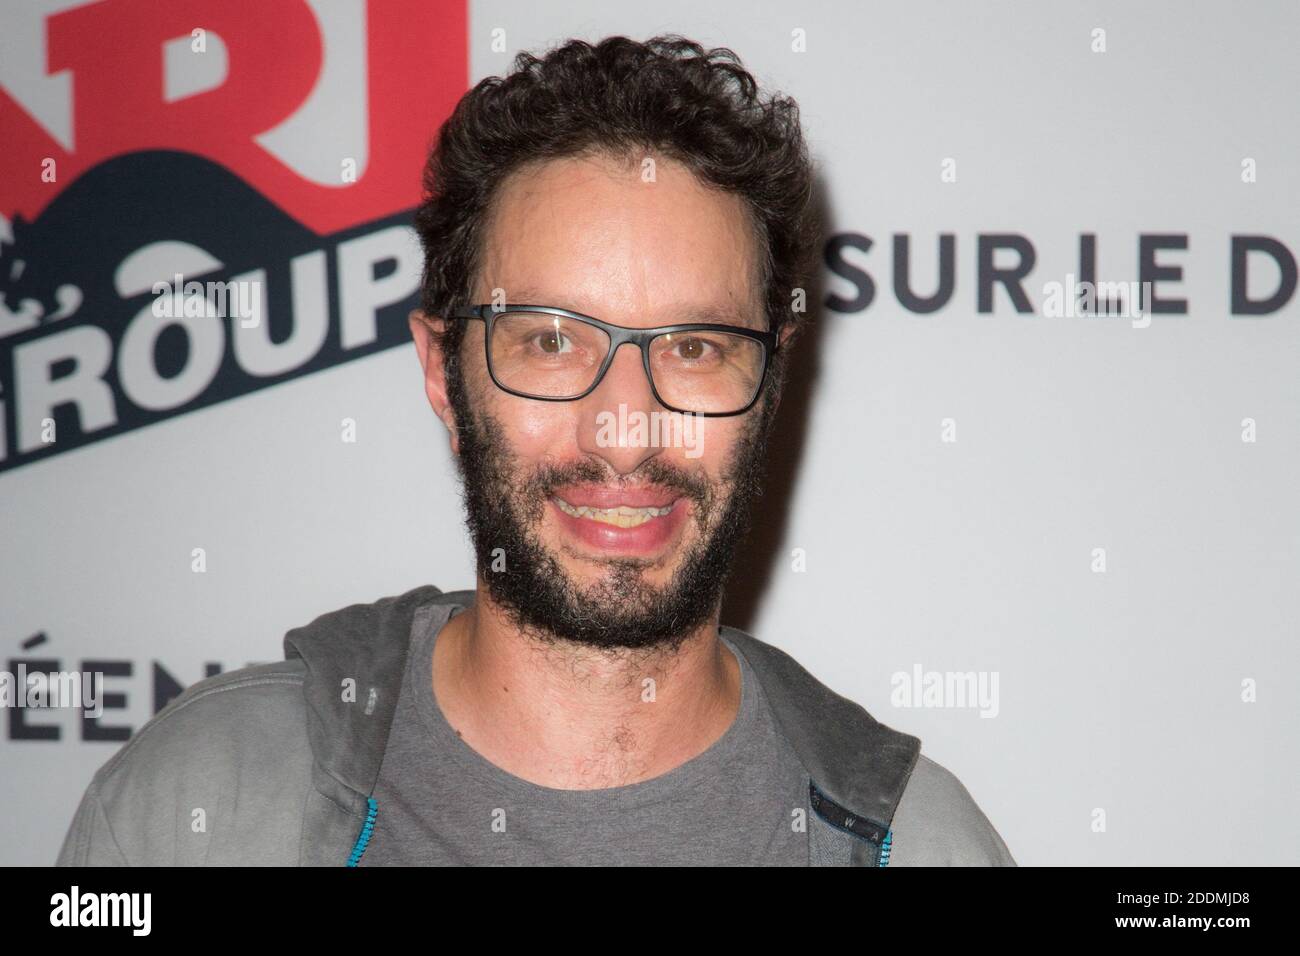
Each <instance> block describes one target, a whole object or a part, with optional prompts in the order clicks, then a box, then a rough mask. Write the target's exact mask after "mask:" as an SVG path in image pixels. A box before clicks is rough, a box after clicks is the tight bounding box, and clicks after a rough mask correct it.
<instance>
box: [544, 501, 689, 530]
mask: <svg viewBox="0 0 1300 956" xmlns="http://www.w3.org/2000/svg"><path fill="white" fill-rule="evenodd" d="M551 500H552V501H554V502H555V505H556V507H557V508H559V509H560V510H561V511H563V512H564V513H565V514H567V515H572V516H573V517H575V518H587V519H588V520H591V521H599V522H600V523H601V524H608V525H613V526H614V527H616V528H636V527H639V526H640V525H643V524H645V523H646V522H647V521H653V520H654V519H655V518H662V517H664V516H665V515H667V514H668V513H669V512H670V511H672V510H673V506H672V505H666V506H664V507H662V508H653V507H645V508H636V507H633V506H631V505H619V506H618V507H616V508H592V507H589V506H587V505H571V504H569V503H568V502H567V501H565V500H564V499H563V498H560V497H553V498H552V499H551Z"/></svg>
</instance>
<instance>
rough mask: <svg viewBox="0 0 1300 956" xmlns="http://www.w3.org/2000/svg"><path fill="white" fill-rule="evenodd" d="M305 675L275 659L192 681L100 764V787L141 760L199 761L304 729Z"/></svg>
mask: <svg viewBox="0 0 1300 956" xmlns="http://www.w3.org/2000/svg"><path fill="white" fill-rule="evenodd" d="M304 676H305V669H304V667H303V664H302V662H301V661H297V660H294V661H278V662H275V663H270V664H256V665H252V666H249V667H242V668H239V669H237V670H233V671H228V672H226V673H224V674H218V675H216V676H214V677H209V678H206V679H204V680H201V681H198V682H197V683H195V684H191V685H190V686H189V687H187V688H186V689H185V690H184V691H183V692H182V693H181V694H179V695H178V696H177V697H176V698H175V699H173V700H172V701H171V702H170V703H168V704H167V706H166V707H164V708H163V709H162V710H160V711H159V712H158V713H157V714H155V715H154V716H153V717H152V718H150V719H149V720H148V721H147V722H146V723H145V724H144V726H143V727H141V728H140V729H139V730H138V731H137V732H136V733H135V734H134V735H132V737H131V739H130V740H129V741H127V742H126V744H124V745H123V746H122V748H121V749H120V750H119V751H118V752H117V753H116V754H114V755H113V757H112V758H111V759H110V760H109V761H108V762H107V763H105V764H104V766H103V767H101V768H100V770H99V772H98V774H96V778H97V780H98V781H99V782H100V786H101V790H102V789H103V783H104V782H105V781H108V780H111V779H114V778H117V777H120V776H122V775H124V774H127V773H129V772H130V770H131V768H136V767H139V766H141V765H142V764H149V763H151V762H159V761H161V762H165V763H168V764H171V765H182V766H183V765H186V764H197V763H202V762H204V761H210V760H211V759H212V758H214V757H220V756H221V755H226V756H231V755H234V754H236V753H238V752H239V751H241V749H243V748H244V745H250V744H252V745H257V744H266V743H269V742H272V741H274V740H276V739H279V738H282V737H284V736H286V735H290V736H291V735H292V734H293V733H294V731H295V730H301V729H302V724H303V712H304V701H303V695H302V685H303V679H304Z"/></svg>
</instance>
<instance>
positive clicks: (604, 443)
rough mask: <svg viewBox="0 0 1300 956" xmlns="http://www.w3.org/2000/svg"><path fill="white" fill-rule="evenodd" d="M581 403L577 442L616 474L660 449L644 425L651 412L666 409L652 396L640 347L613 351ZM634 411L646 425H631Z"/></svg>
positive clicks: (626, 471)
mask: <svg viewBox="0 0 1300 956" xmlns="http://www.w3.org/2000/svg"><path fill="white" fill-rule="evenodd" d="M582 405H583V408H582V416H581V421H580V425H579V428H580V433H579V435H578V445H579V447H580V448H581V449H582V450H583V451H584V452H586V453H587V454H590V455H593V456H596V457H599V458H603V459H605V461H606V462H608V463H609V466H610V467H611V468H613V469H614V470H615V471H616V472H618V473H619V474H620V475H625V474H631V473H632V472H634V471H636V469H637V468H639V467H640V466H641V464H642V463H643V462H645V461H647V460H649V459H650V458H653V457H654V456H655V455H657V454H659V452H660V450H661V449H660V448H659V447H657V446H654V445H650V444H649V442H650V441H651V440H652V436H653V432H654V429H651V428H649V427H648V426H649V422H651V421H652V419H651V418H650V415H651V413H653V412H656V411H658V412H665V411H666V409H665V408H664V407H663V406H662V405H660V404H659V402H658V401H656V400H655V397H654V390H653V389H652V388H651V387H650V379H649V378H648V377H647V376H646V370H645V366H644V365H643V364H642V360H641V350H640V349H638V348H637V347H636V346H635V345H633V344H632V343H630V342H626V343H624V344H623V345H622V346H621V347H620V348H619V349H618V351H617V352H615V354H614V358H613V359H612V360H611V362H610V365H609V368H608V369H607V370H606V371H605V377H604V378H603V379H601V381H600V384H599V385H597V386H596V388H595V389H594V390H593V391H592V393H591V394H590V395H588V396H587V397H586V398H584V399H583V400H582ZM620 406H622V407H620ZM637 413H642V414H644V416H645V418H644V419H641V420H642V421H644V422H645V423H646V427H644V428H640V429H637V428H636V427H635V423H636V421H637V420H638V419H640V415H638V414H637Z"/></svg>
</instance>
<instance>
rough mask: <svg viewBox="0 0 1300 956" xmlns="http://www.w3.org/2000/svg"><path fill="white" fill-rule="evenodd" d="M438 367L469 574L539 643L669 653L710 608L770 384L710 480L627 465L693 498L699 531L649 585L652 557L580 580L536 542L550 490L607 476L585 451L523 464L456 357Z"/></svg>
mask: <svg viewBox="0 0 1300 956" xmlns="http://www.w3.org/2000/svg"><path fill="white" fill-rule="evenodd" d="M453 356H454V353H453ZM447 366H448V367H447V370H446V371H447V387H448V399H449V401H450V403H451V406H452V410H453V411H454V413H455V416H456V425H457V433H458V436H459V444H460V453H459V455H457V456H455V457H456V467H457V470H458V471H459V473H460V477H461V481H462V497H463V501H464V506H465V512H466V523H467V525H468V528H469V531H470V535H471V537H472V539H473V542H474V551H475V556H476V564H477V568H478V574H479V577H480V579H481V580H483V581H485V582H486V584H487V589H488V593H489V594H490V595H491V597H492V600H493V601H494V602H495V603H496V604H497V605H498V606H499V607H500V608H501V609H502V610H503V611H504V612H505V614H506V615H507V617H508V619H509V620H510V621H511V623H512V624H513V625H514V626H515V627H516V628H518V629H519V630H520V632H521V633H524V634H526V635H529V636H530V637H532V638H534V639H536V640H539V641H541V642H543V643H547V644H553V643H555V642H557V641H568V642H572V643H575V644H579V645H583V646H586V647H589V648H596V649H601V650H614V649H637V650H644V649H655V650H662V651H669V652H671V651H673V650H675V649H677V648H678V647H679V646H680V644H681V643H682V641H684V640H685V639H686V638H687V637H688V636H690V635H691V634H692V633H693V632H694V631H695V630H697V629H698V628H699V627H700V626H701V625H703V624H705V623H706V622H707V621H708V620H709V619H710V617H712V616H713V615H714V614H715V613H716V612H717V610H718V609H719V607H720V606H721V600H722V592H723V588H724V586H725V585H726V580H727V577H728V575H729V573H730V571H731V564H732V561H733V559H734V557H735V553H736V548H737V546H738V545H739V544H740V542H741V541H742V540H743V539H744V537H745V535H746V534H747V533H748V531H749V526H750V520H751V518H752V514H753V510H754V504H755V502H756V501H757V499H758V498H759V496H760V495H761V494H762V485H763V477H764V473H765V465H766V460H767V439H768V436H769V434H770V432H771V425H772V421H773V418H774V413H775V409H776V401H775V400H774V395H773V392H774V389H772V388H770V387H769V389H768V390H767V394H765V395H764V397H763V399H762V401H761V403H760V405H759V406H758V407H757V408H756V409H754V410H752V411H751V413H750V421H749V423H748V424H747V425H746V427H745V429H744V431H743V432H742V434H741V437H740V440H739V441H738V443H737V445H736V447H735V448H734V449H733V451H732V453H731V455H730V456H729V460H728V462H727V464H726V466H725V468H724V473H723V476H722V478H721V479H720V480H717V481H714V480H712V479H709V478H707V477H705V476H703V475H701V474H698V473H694V472H690V471H687V470H685V469H683V468H680V467H678V466H676V465H675V464H672V463H670V462H668V461H666V460H664V459H663V458H662V457H661V456H655V457H652V458H649V459H647V460H646V461H645V462H643V463H642V465H641V466H640V467H639V468H638V469H637V470H636V472H635V473H634V477H636V478H640V479H642V481H643V482H644V483H647V484H650V485H655V486H658V487H660V488H662V489H665V490H669V491H672V492H676V493H677V494H678V495H679V496H680V497H683V498H686V499H688V500H689V501H690V502H691V503H692V506H693V518H694V521H695V526H696V528H697V530H698V532H699V534H698V538H697V540H696V542H695V543H694V544H693V545H692V546H691V547H690V548H689V549H688V550H687V552H686V554H685V555H684V557H683V559H682V560H681V563H680V566H679V567H678V568H677V570H676V571H675V572H674V573H673V574H672V576H671V579H670V580H669V581H668V582H667V583H666V584H664V585H662V586H656V585H653V584H650V583H648V582H647V581H645V580H644V577H643V573H644V570H645V569H646V568H647V567H648V566H649V565H650V564H651V563H652V562H650V561H648V560H645V559H639V558H610V559H609V560H607V561H605V562H603V564H604V565H605V568H606V571H605V573H604V575H603V576H602V577H601V578H600V580H599V581H597V582H595V583H594V584H590V585H582V584H579V583H578V582H577V581H575V580H574V579H573V577H572V576H571V575H569V574H568V573H567V572H566V571H565V570H564V567H563V566H562V565H561V564H560V562H559V560H558V559H557V558H556V556H555V555H554V554H553V553H552V552H551V551H550V549H548V548H547V547H546V546H545V545H544V544H543V543H542V542H541V540H540V538H539V537H538V534H537V530H538V529H539V528H540V527H541V523H542V520H543V517H544V515H545V510H546V507H547V502H548V499H549V498H550V497H551V494H552V492H553V490H555V489H557V488H560V487H562V486H564V485H567V484H571V483H581V482H591V483H597V484H612V483H614V480H615V479H616V478H617V476H614V475H612V474H611V473H610V472H609V469H608V468H607V467H606V466H603V465H601V464H598V463H597V462H595V461H592V460H590V459H583V460H580V461H577V462H572V463H568V464H546V465H540V466H538V467H536V468H534V469H531V470H530V469H527V468H525V467H524V466H522V465H521V464H520V463H519V462H518V460H517V457H516V456H515V455H514V454H513V453H512V452H511V450H510V446H509V444H508V442H507V440H506V435H505V429H504V427H503V426H502V424H501V423H500V422H499V421H497V420H496V419H494V418H492V417H491V416H490V415H489V414H487V413H486V412H484V413H483V414H482V415H481V416H476V415H475V414H474V410H473V409H471V408H470V406H469V401H468V396H467V392H466V389H465V385H464V380H463V377H462V371H461V368H460V361H459V357H458V356H454V357H452V358H451V360H450V361H449V362H448V363H447ZM770 384H771V383H769V385H770ZM493 387H495V386H493ZM523 400H524V399H520V401H523ZM696 424H697V425H698V424H699V422H697V423H696ZM630 477H633V476H630ZM728 486H729V487H730V491H729V492H728V491H727V488H728ZM652 520H653V519H652Z"/></svg>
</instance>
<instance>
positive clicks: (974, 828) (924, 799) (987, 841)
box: [890, 754, 1016, 866]
mask: <svg viewBox="0 0 1300 956" xmlns="http://www.w3.org/2000/svg"><path fill="white" fill-rule="evenodd" d="M891 829H892V830H893V833H894V836H893V851H892V855H891V857H890V866H1015V865H1016V862H1015V860H1014V859H1013V858H1012V856H1011V852H1010V851H1009V850H1008V849H1007V845H1006V843H1005V842H1003V840H1002V837H1001V836H1000V835H999V834H998V831H997V830H996V829H995V828H994V826H993V824H992V823H990V822H989V819H988V817H986V816H985V815H984V812H983V811H982V810H980V808H979V805H978V804H976V803H975V800H974V798H973V797H971V795H970V792H969V791H968V790H967V789H966V787H965V786H963V784H962V782H961V781H960V780H958V779H957V777H956V776H955V775H954V774H953V773H952V772H951V771H949V770H948V769H946V768H945V767H943V766H942V765H940V764H938V763H936V762H935V761H933V760H931V759H930V758H929V757H927V756H926V755H925V754H921V755H920V757H919V759H918V760H917V762H916V767H915V768H914V769H913V771H912V775H911V777H910V778H909V779H908V781H907V786H906V788H904V790H903V796H902V798H901V799H900V800H899V802H898V809H897V810H895V812H894V821H893V824H892V827H891Z"/></svg>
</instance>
